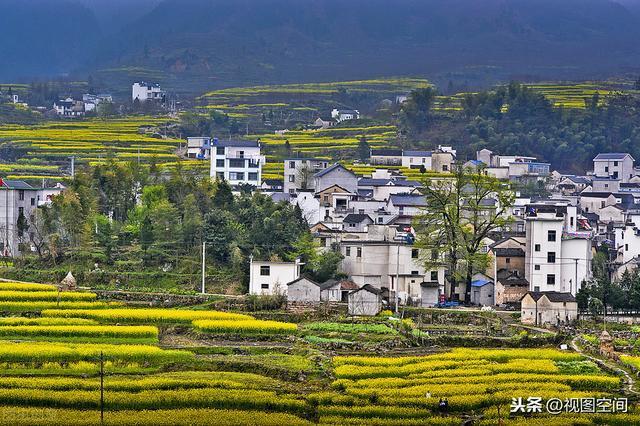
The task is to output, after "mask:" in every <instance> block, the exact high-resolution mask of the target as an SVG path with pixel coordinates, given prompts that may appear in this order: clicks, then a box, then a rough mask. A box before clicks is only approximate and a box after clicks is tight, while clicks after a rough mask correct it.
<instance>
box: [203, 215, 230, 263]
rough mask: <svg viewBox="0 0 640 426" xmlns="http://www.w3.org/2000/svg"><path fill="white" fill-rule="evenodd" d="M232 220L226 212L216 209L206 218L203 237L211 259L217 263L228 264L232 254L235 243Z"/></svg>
mask: <svg viewBox="0 0 640 426" xmlns="http://www.w3.org/2000/svg"><path fill="white" fill-rule="evenodd" d="M231 222H232V220H231V218H230V215H229V213H228V212H226V211H225V210H222V209H219V208H214V209H212V210H211V212H209V213H208V214H207V215H206V216H205V217H204V232H203V237H204V241H205V243H206V245H207V253H208V255H209V257H211V258H213V259H214V260H215V261H217V262H226V261H227V260H228V259H229V256H230V254H231V250H230V246H231V241H233V237H234V235H233V228H232V226H231Z"/></svg>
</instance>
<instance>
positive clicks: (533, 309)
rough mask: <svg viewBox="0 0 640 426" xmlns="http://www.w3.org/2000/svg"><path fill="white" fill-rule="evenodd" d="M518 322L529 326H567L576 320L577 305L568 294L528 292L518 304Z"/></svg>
mask: <svg viewBox="0 0 640 426" xmlns="http://www.w3.org/2000/svg"><path fill="white" fill-rule="evenodd" d="M520 306H521V308H520V321H521V322H522V323H523V324H529V325H538V326H542V325H560V324H568V323H570V322H572V321H574V320H576V319H577V318H578V303H577V302H576V299H575V297H573V295H571V294H569V293H559V292H556V291H544V292H532V291H530V292H528V293H527V294H525V295H524V297H523V298H522V300H521V302H520Z"/></svg>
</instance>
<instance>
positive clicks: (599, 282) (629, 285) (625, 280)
mask: <svg viewBox="0 0 640 426" xmlns="http://www.w3.org/2000/svg"><path fill="white" fill-rule="evenodd" d="M592 265H593V278H592V279H591V280H590V281H589V282H587V283H586V284H585V285H584V286H583V287H582V289H580V291H579V292H578V295H577V296H576V299H577V300H578V306H579V307H580V309H589V310H590V311H592V312H593V313H594V314H600V313H602V312H603V310H604V309H605V306H606V307H607V309H609V308H611V309H614V310H634V311H637V310H640V270H638V269H634V270H627V271H625V272H624V273H623V274H622V276H621V277H620V279H616V280H611V271H610V270H609V262H608V261H607V254H606V253H604V252H599V253H597V254H596V255H595V256H594V258H593V263H592Z"/></svg>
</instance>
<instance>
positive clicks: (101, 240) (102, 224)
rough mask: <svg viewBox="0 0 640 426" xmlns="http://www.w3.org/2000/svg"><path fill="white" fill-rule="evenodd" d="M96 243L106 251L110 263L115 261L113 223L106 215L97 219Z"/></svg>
mask: <svg viewBox="0 0 640 426" xmlns="http://www.w3.org/2000/svg"><path fill="white" fill-rule="evenodd" d="M95 228H96V229H95V230H96V235H95V238H96V243H97V244H98V246H99V247H102V249H103V250H104V254H105V257H106V258H107V261H108V262H111V261H112V260H113V250H114V249H115V247H116V241H115V234H114V231H113V227H112V224H111V221H110V220H109V218H108V217H106V216H104V215H97V216H96V217H95Z"/></svg>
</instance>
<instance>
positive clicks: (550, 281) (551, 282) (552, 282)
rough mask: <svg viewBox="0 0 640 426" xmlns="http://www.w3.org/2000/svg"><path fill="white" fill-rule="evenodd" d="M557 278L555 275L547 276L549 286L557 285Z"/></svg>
mask: <svg viewBox="0 0 640 426" xmlns="http://www.w3.org/2000/svg"><path fill="white" fill-rule="evenodd" d="M555 283H556V276H555V275H554V274H547V285H555Z"/></svg>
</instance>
